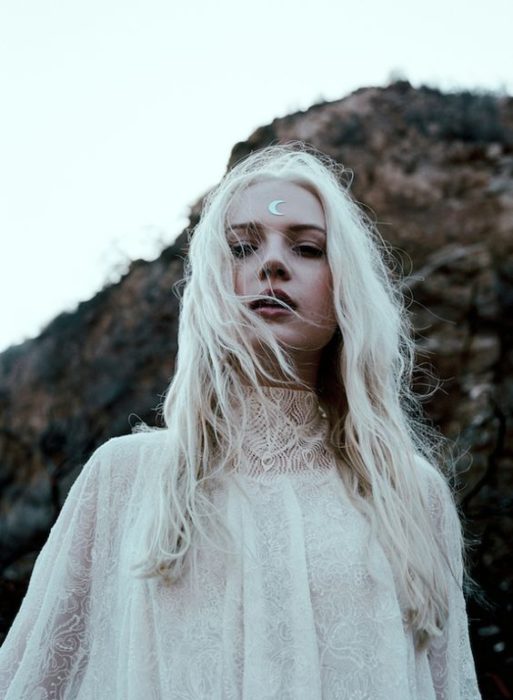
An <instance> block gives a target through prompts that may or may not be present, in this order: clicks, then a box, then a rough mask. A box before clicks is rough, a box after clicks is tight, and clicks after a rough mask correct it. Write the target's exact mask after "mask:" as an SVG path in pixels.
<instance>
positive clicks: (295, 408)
mask: <svg viewBox="0 0 513 700" xmlns="http://www.w3.org/2000/svg"><path fill="white" fill-rule="evenodd" d="M260 391H261V392H262V394H263V395H264V397H265V399H267V400H268V401H269V403H270V405H269V406H263V403H262V399H261V398H260V396H259V394H258V391H257V390H256V389H255V388H254V387H250V386H247V385H245V386H244V394H245V396H246V402H247V406H248V408H249V409H250V412H251V416H252V417H254V414H255V413H256V414H260V413H261V412H262V410H265V409H267V410H268V411H269V412H270V414H271V415H274V414H279V416H280V417H281V418H283V419H286V420H288V421H290V422H292V423H294V424H296V425H307V424H310V423H312V422H315V423H318V422H319V419H320V418H321V417H322V416H323V411H322V409H321V407H320V405H319V399H318V396H317V394H316V393H315V391H313V390H311V389H290V388H283V387H277V386H261V387H260Z"/></svg>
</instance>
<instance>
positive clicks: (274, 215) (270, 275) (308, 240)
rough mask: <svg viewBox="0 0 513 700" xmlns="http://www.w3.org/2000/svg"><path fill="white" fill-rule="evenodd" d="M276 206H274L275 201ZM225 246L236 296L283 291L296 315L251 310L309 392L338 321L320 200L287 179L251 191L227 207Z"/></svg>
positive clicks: (244, 193)
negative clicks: (228, 228) (284, 351)
mask: <svg viewBox="0 0 513 700" xmlns="http://www.w3.org/2000/svg"><path fill="white" fill-rule="evenodd" d="M278 202H279V203H278ZM227 223H228V224H229V225H230V226H231V228H232V229H233V232H232V233H230V234H229V239H228V243H229V244H230V247H231V249H232V252H233V254H234V256H235V258H236V263H235V280H234V284H235V292H236V293H237V294H254V295H265V294H266V290H272V292H273V293H276V295H277V296H278V294H279V292H283V293H284V294H286V295H287V296H288V297H290V299H291V300H292V302H293V304H294V309H295V311H296V312H297V314H299V316H300V318H298V317H297V316H296V315H295V314H293V313H291V312H287V311H281V312H279V313H278V309H276V308H275V309H274V310H270V309H269V308H267V309H263V308H257V309H255V310H254V313H256V314H259V315H260V316H261V317H262V318H265V320H266V322H267V323H269V324H270V327H271V328H272V329H273V331H274V334H275V337H276V340H277V341H278V342H279V343H280V344H282V345H283V346H284V347H285V348H287V350H288V352H289V354H290V356H291V357H292V360H293V362H294V366H295V368H296V371H297V373H298V376H299V377H300V378H301V380H302V381H304V382H305V383H306V384H307V385H308V386H309V387H310V388H312V389H313V388H315V386H316V381H317V374H318V370H319V363H320V358H321V353H322V349H323V348H324V347H325V346H326V345H327V344H328V342H329V341H330V340H331V338H332V337H333V334H334V333H335V331H336V328H337V321H336V316H335V310H334V305H333V291H332V276H331V270H330V267H329V264H328V259H327V256H326V237H327V233H326V221H325V216H324V211H323V208H322V205H321V203H320V201H319V199H318V198H317V197H316V196H315V195H314V194H312V193H311V192H310V191H309V190H307V189H305V188H304V187H301V186H300V185H297V184H295V183H292V182H288V181H286V180H266V181H264V182H258V183H255V184H253V185H250V186H249V187H248V188H247V189H246V190H244V192H242V194H241V195H240V196H239V197H238V198H237V199H236V200H235V201H234V202H233V203H232V205H231V207H230V211H229V213H228V217H227Z"/></svg>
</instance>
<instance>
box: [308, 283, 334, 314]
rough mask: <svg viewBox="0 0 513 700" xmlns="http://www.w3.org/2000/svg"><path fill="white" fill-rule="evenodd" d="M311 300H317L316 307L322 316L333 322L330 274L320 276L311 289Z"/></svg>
mask: <svg viewBox="0 0 513 700" xmlns="http://www.w3.org/2000/svg"><path fill="white" fill-rule="evenodd" d="M312 295H313V298H314V299H316V300H317V305H318V308H319V310H320V311H321V313H322V314H323V316H325V317H326V318H327V319H330V320H335V318H336V317H335V307H334V305H333V285H332V281H331V273H328V274H325V275H322V276H321V277H320V278H319V279H318V280H317V282H316V284H315V288H314V289H312Z"/></svg>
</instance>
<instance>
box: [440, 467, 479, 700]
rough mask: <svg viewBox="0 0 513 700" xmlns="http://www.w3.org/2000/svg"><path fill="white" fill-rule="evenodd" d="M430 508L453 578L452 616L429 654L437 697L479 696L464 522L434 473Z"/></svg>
mask: <svg viewBox="0 0 513 700" xmlns="http://www.w3.org/2000/svg"><path fill="white" fill-rule="evenodd" d="M429 491H430V495H429V496H430V497H429V502H430V509H431V514H432V517H433V518H434V521H435V526H436V529H437V532H438V535H439V541H440V542H441V544H442V547H443V549H444V552H445V553H446V555H447V563H448V567H447V576H448V580H449V617H448V620H447V623H446V625H445V628H444V631H443V634H442V635H441V636H440V637H437V638H435V639H433V640H432V642H431V644H430V647H429V652H428V658H429V665H430V669H431V675H432V678H433V686H434V688H435V692H436V700H479V699H480V698H481V694H480V692H479V689H478V685H477V680H476V673H475V668H474V660H473V657H472V651H471V648H470V641H469V635H468V620H467V612H466V605H465V598H464V595H463V561H462V552H461V526H460V522H459V517H458V513H457V511H456V507H455V506H454V503H453V500H452V497H451V494H450V490H449V488H448V486H447V484H446V482H445V480H444V479H443V478H442V477H441V476H440V475H438V474H435V473H434V472H433V473H432V479H430V488H429Z"/></svg>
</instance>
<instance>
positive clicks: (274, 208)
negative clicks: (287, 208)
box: [267, 199, 285, 216]
mask: <svg viewBox="0 0 513 700" xmlns="http://www.w3.org/2000/svg"><path fill="white" fill-rule="evenodd" d="M278 204H285V200H284V199H275V200H273V201H272V202H269V204H268V205H267V209H268V211H269V213H270V214H274V216H285V214H283V213H282V212H281V211H278Z"/></svg>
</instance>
